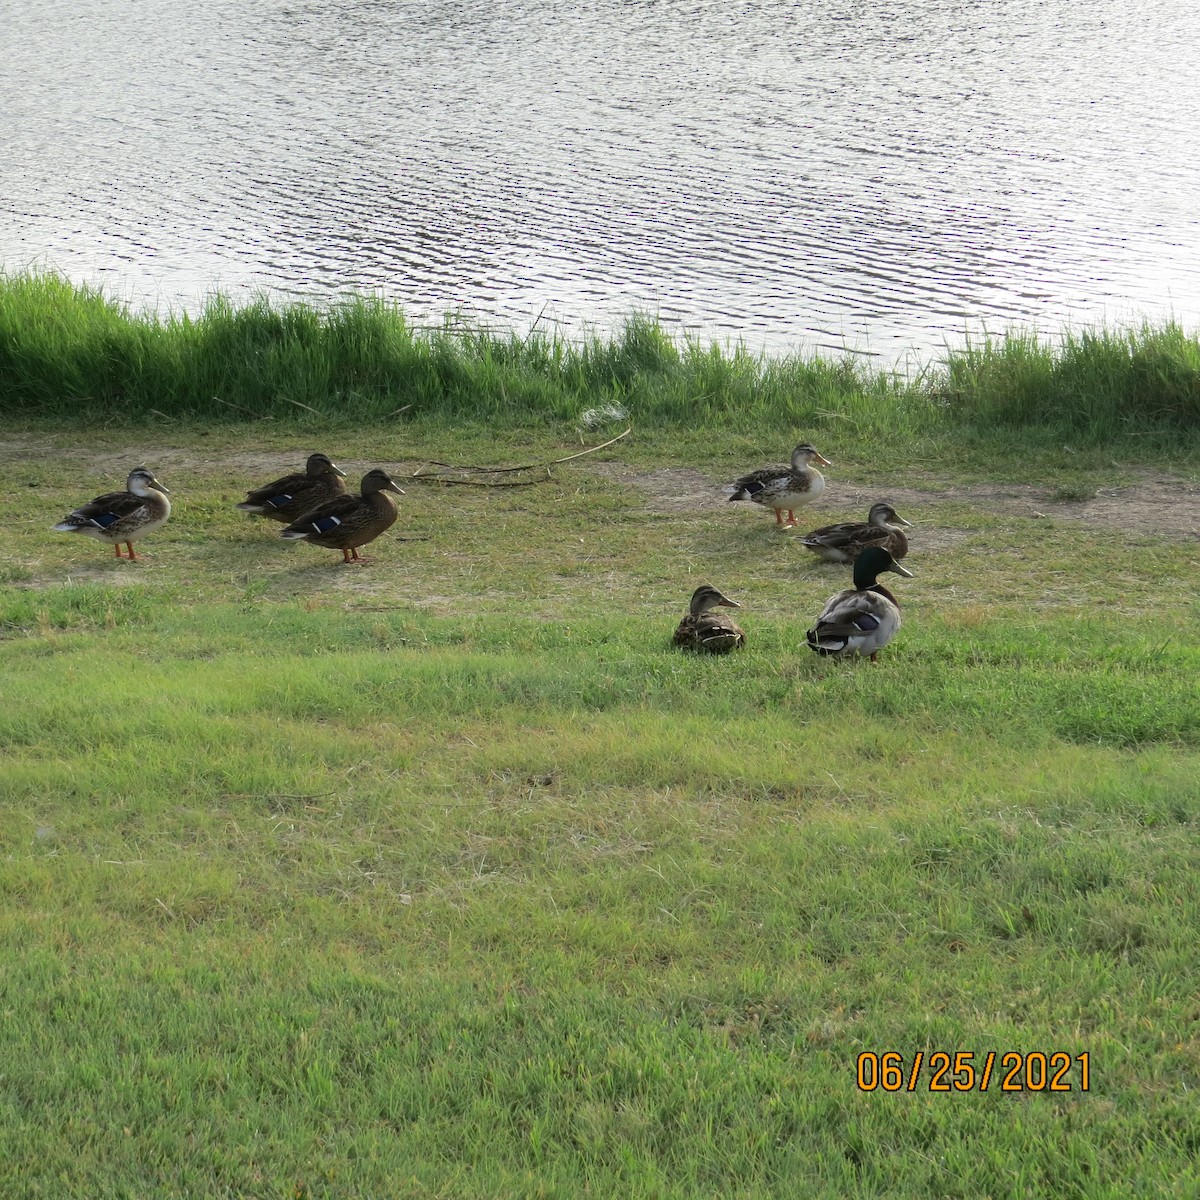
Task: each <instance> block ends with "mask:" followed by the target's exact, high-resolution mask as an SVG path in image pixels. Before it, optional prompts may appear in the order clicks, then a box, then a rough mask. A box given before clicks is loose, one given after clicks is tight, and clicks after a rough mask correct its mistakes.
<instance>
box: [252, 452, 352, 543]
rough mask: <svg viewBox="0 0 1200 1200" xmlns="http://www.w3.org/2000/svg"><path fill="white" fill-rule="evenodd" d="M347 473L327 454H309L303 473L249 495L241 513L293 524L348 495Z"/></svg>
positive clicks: (288, 476)
mask: <svg viewBox="0 0 1200 1200" xmlns="http://www.w3.org/2000/svg"><path fill="white" fill-rule="evenodd" d="M345 477H346V472H345V471H343V470H342V468H341V467H339V466H337V464H336V463H334V462H333V460H332V459H330V457H329V455H327V454H310V455H309V456H308V463H307V464H306V466H305V469H304V470H303V471H297V472H295V474H292V475H284V476H283V478H282V479H276V480H274V481H273V482H271V483H264V484H263V485H262V487H256V488H253V489H251V490H250V491H249V492H247V493H246V499H245V500H243V501H242V502H241V504H239V505H238V506H237V507H238V508H239V509H241V511H242V512H248V513H253V514H254V515H255V516H258V517H270V518H271V520H272V521H282V522H283V523H284V524H285V525H289V524H291V522H292V521H295V520H296V519H297V518H298V517H302V516H304V514H305V513H307V512H312V510H313V509H314V508H317V507H318V506H319V505H322V504H324V503H325V502H326V501H328V500H332V499H334V498H335V497H337V496H344V495H345V494H346V485H345V484H344V483H343V482H342V480H343V479H345Z"/></svg>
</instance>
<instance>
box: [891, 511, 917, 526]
mask: <svg viewBox="0 0 1200 1200" xmlns="http://www.w3.org/2000/svg"><path fill="white" fill-rule="evenodd" d="M892 520H893V521H895V522H896V524H897V525H903V526H904V527H905V528H906V529H911V528H912V527H913V523H912V522H911V521H906V520H905V519H904V518H903V517H902V516H900V515H899V514H898V513H894V514H893V515H892Z"/></svg>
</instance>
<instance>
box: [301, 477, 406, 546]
mask: <svg viewBox="0 0 1200 1200" xmlns="http://www.w3.org/2000/svg"><path fill="white" fill-rule="evenodd" d="M360 490H361V495H358V496H351V495H345V496H338V497H336V498H335V499H333V500H328V501H326V502H325V503H324V504H322V505H320V507H318V508H314V509H313V510H312V512H307V513H305V514H304V516H302V517H301V518H300V519H299V520H297V521H293V522H292V523H291V524H290V525H289V526H288V527H287V528H286V529H282V530H280V532H279V536H280V537H282V538H287V539H288V540H289V541H305V542H312V543H313V545H315V546H325V547H327V548H328V549H330V550H340V551H341V552H342V562H343V563H350V562H362V563H365V562H370V561H371V560H370V559H368V558H363V557H362V555H360V554H359V552H358V547H359V546H365V545H366V544H367V543H368V542H372V541H374V540H375V539H376V538H377V537H378V536H379V535H380V534H381V533H382V532H383V531H384V530H385V529H387V528H389V527H390V526H391V525H392V524H393V523H394V522H395V520H396V502H395V500H393V499H392V498H391V496H389V495H387V493H388V492H395V494H396V495H397V496H403V495H404V492H403V490H402V489H401V488H398V487H397V486H396V484H395V483H394V482H393V481H392V477H391V476H390V475H389V474H388V473H387V472H386V471H382V470H380V469H379V468H378V467H376V468H375V470H373V471H368V472H367V473H366V474H365V475H364V476H363V478H362V485H361V489H360Z"/></svg>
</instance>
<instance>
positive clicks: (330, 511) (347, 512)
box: [280, 495, 364, 537]
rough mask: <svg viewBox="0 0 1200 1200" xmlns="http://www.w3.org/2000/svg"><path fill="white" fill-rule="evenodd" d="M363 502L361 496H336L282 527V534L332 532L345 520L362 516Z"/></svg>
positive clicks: (298, 534)
mask: <svg viewBox="0 0 1200 1200" xmlns="http://www.w3.org/2000/svg"><path fill="white" fill-rule="evenodd" d="M363 503H364V502H363V498H362V497H361V496H352V495H345V496H335V497H334V498H333V499H332V500H326V501H325V503H324V504H319V505H318V506H317V507H316V508H314V509H313V510H312V511H311V512H306V513H305V514H304V516H302V517H298V518H297V519H296V520H294V521H293V522H292V523H291V524H290V525H288V526H286V527H285V528H283V529H281V530H280V534H281V536H283V537H286V536H287V535H288V534H291V535H293V536H295V537H303V536H305V535H306V534H313V533H332V532H333V530H335V529H336V528H337V527H338V526H339V525H341V524H342V523H343V522H345V521H347V520H349V519H351V518H353V517H356V516H361V512H362V508H363Z"/></svg>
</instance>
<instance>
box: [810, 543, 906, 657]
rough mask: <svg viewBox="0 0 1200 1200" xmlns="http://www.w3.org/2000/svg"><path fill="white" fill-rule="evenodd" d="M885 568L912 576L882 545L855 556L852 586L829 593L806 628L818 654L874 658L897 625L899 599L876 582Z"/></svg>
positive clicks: (890, 637)
mask: <svg viewBox="0 0 1200 1200" xmlns="http://www.w3.org/2000/svg"><path fill="white" fill-rule="evenodd" d="M884 571H895V573H896V574H897V575H903V576H904V577H905V578H906V579H911V578H912V572H911V571H910V570H909V569H908V568H907V567H902V566H901V565H900V564H899V563H898V562H897V561H896V560H895V559H894V558H893V557H892V556H891V555H890V554H889V553H888V552H887V551H886V550H884V549H883V548H882V547H880V546H868V547H867V548H866V549H865V550H864V551H863V552H862V553H861V554H860V555H859V556H858V558H857V559H855V562H854V586H853V587H852V588H847V589H846V590H845V591H844V592H838V594H837V595H836V596H830V597H829V599H828V600H826V601H825V607H824V608H823V609H821V615H820V616H819V617H818V618H817V623H816V625H814V626H813V627H812V629H810V630H809V631H808V645H809V648H810V649H812V650H815V651H816V652H817V653H818V654H837V655H847V656H849V655H853V654H867V655H869V656H870V658H871V661H872V662H875V656H876V655H877V654H878V653H879V651H880V650H882V649H883V647H884V646H886V645H887V644H888V642H890V641H891V640H892V638H894V637H895V636H896V631H897V630H898V629H899V628H900V602H899V601H898V600H897V599H896V597H895V596H893V595H892V593H891V592H889V591H888V590H887V588H885V587H884V586H883V584H881V583H880V582H879V576H880V575H881V574H882V573H883V572H884Z"/></svg>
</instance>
